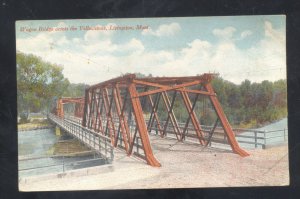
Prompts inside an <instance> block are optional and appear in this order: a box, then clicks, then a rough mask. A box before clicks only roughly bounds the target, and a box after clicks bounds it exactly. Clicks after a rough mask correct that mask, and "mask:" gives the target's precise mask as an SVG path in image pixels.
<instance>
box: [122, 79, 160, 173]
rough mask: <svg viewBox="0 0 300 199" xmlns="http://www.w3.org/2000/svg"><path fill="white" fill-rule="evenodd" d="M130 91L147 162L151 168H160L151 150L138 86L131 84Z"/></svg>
mask: <svg viewBox="0 0 300 199" xmlns="http://www.w3.org/2000/svg"><path fill="white" fill-rule="evenodd" d="M128 91H129V95H130V99H131V104H132V109H133V114H134V116H135V120H136V126H137V128H138V131H139V134H140V138H141V141H142V145H143V148H144V153H145V156H146V161H147V163H148V164H149V165H151V166H156V167H159V166H161V165H160V163H159V162H158V161H157V159H156V158H155V157H154V155H153V152H152V148H151V144H150V140H149V137H148V132H147V126H146V124H145V119H144V116H143V110H142V106H141V103H140V101H139V98H138V93H137V90H136V86H135V84H134V83H132V82H131V83H130V84H129V85H128ZM133 141H134V140H133Z"/></svg>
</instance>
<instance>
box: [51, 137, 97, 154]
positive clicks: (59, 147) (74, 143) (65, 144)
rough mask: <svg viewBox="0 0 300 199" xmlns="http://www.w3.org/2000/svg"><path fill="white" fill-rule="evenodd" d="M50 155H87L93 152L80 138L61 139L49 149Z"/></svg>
mask: <svg viewBox="0 0 300 199" xmlns="http://www.w3.org/2000/svg"><path fill="white" fill-rule="evenodd" d="M48 154H49V155H62V156H70V157H71V156H72V157H74V156H85V155H90V154H92V151H90V149H89V148H87V147H86V146H84V145H82V144H81V143H80V142H79V141H78V140H76V139H72V140H61V141H59V142H57V143H55V144H54V145H53V146H52V147H51V148H50V149H49V150H48Z"/></svg>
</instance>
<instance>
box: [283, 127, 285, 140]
mask: <svg viewBox="0 0 300 199" xmlns="http://www.w3.org/2000/svg"><path fill="white" fill-rule="evenodd" d="M283 141H285V128H284V129H283Z"/></svg>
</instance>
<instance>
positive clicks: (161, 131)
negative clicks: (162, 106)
mask: <svg viewBox="0 0 300 199" xmlns="http://www.w3.org/2000/svg"><path fill="white" fill-rule="evenodd" d="M160 96H161V94H157V96H156V99H155V102H154V103H153V100H152V97H151V95H148V99H149V101H150V105H151V107H152V110H151V115H150V118H149V122H148V126H147V128H148V131H149V132H150V131H151V129H152V126H153V123H154V119H155V120H156V124H157V128H158V131H159V133H160V136H161V137H163V129H162V127H161V124H160V121H159V118H158V115H157V112H156V110H157V107H158V103H159V100H160Z"/></svg>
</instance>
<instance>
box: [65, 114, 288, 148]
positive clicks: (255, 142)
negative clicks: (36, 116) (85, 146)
mask: <svg viewBox="0 0 300 199" xmlns="http://www.w3.org/2000/svg"><path fill="white" fill-rule="evenodd" d="M68 119H70V120H73V121H76V122H77V123H78V124H81V120H80V119H79V118H76V117H72V116H70V117H68ZM104 119H105V118H104ZM114 122H115V124H118V119H117V118H114ZM145 122H146V124H147V123H148V120H147V119H146V120H145ZM154 124H155V125H153V127H152V128H151V129H150V130H149V131H150V133H152V134H158V130H159V129H158V128H157V126H156V122H154ZM129 125H130V127H131V129H134V126H135V124H134V123H132V121H131V122H130V121H129ZM160 125H161V126H162V127H164V125H165V121H162V122H160ZM178 125H179V128H180V129H181V131H182V130H183V129H184V127H185V123H182V122H178ZM116 128H117V126H116ZM201 128H202V130H203V133H204V139H206V140H207V139H208V138H209V134H210V132H211V130H212V128H213V126H208V125H201ZM152 131H154V132H152ZM233 131H234V133H235V137H236V139H237V141H238V143H239V144H240V145H241V146H242V147H245V148H262V149H265V148H267V147H268V146H270V145H276V144H280V143H284V142H286V141H287V140H288V129H287V128H284V129H279V130H272V131H267V130H257V129H243V128H233ZM166 133H167V136H169V137H174V138H175V133H174V130H173V126H172V124H171V122H169V123H168V126H167V128H166ZM137 139H138V138H137ZM185 139H186V141H193V140H194V141H197V140H196V139H198V138H197V136H196V133H195V130H194V127H193V126H192V124H191V123H190V124H189V125H188V127H187V130H186V138H185ZM120 140H122V138H120ZM210 141H211V142H210V143H209V146H214V147H220V148H223V147H224V146H225V148H226V147H229V143H228V141H227V137H226V134H225V133H224V130H223V128H222V127H220V126H218V127H217V128H216V129H215V132H214V134H213V136H212V138H211V140H210ZM137 143H138V140H137Z"/></svg>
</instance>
